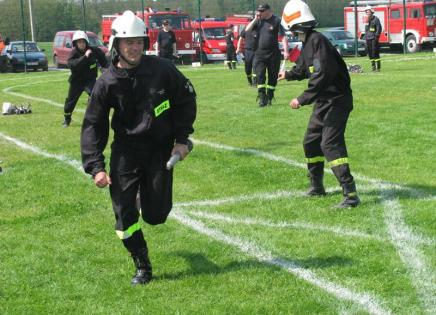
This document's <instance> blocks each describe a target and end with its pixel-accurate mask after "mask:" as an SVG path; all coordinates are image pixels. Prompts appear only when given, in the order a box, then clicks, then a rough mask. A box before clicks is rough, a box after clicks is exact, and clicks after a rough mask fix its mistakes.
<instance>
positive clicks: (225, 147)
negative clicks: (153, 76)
mask: <svg viewBox="0 0 436 315" xmlns="http://www.w3.org/2000/svg"><path fill="white" fill-rule="evenodd" d="M192 140H193V141H194V143H195V144H200V145H205V146H208V147H211V148H214V149H218V150H223V151H236V152H241V153H248V154H251V155H254V156H257V157H261V158H264V159H267V160H271V161H276V162H281V163H285V164H288V165H291V166H294V167H299V168H304V169H306V168H307V164H306V163H301V162H297V161H294V160H291V159H287V158H284V157H282V156H278V155H274V154H271V153H268V152H264V151H260V150H256V149H244V148H238V147H233V146H229V145H223V144H219V143H213V142H209V141H203V140H199V139H192ZM324 171H325V172H326V173H329V174H333V172H332V171H331V169H327V168H326V169H325V170H324ZM353 176H354V178H356V179H358V180H362V181H365V182H368V183H371V184H374V185H377V186H378V187H381V188H383V189H384V188H389V189H398V190H406V189H407V188H405V187H403V186H401V185H396V184H392V183H387V182H385V181H382V180H380V179H373V178H368V177H366V176H363V175H359V174H356V173H354V172H353Z"/></svg>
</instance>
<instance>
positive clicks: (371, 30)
mask: <svg viewBox="0 0 436 315" xmlns="http://www.w3.org/2000/svg"><path fill="white" fill-rule="evenodd" d="M381 31H382V26H381V23H380V20H379V19H378V17H376V16H375V15H372V16H371V17H370V18H369V20H368V24H366V25H365V38H366V39H368V40H370V39H378V38H379V37H380V34H381Z"/></svg>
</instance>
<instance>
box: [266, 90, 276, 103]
mask: <svg viewBox="0 0 436 315" xmlns="http://www.w3.org/2000/svg"><path fill="white" fill-rule="evenodd" d="M266 95H267V96H268V105H271V104H272V100H273V98H274V90H273V89H268V90H267V92H266Z"/></svg>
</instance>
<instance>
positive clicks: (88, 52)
mask: <svg viewBox="0 0 436 315" xmlns="http://www.w3.org/2000/svg"><path fill="white" fill-rule="evenodd" d="M91 54H92V50H91V49H88V50H87V51H86V52H85V56H86V57H89V56H90V55H91Z"/></svg>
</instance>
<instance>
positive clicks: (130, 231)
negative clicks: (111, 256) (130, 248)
mask: <svg viewBox="0 0 436 315" xmlns="http://www.w3.org/2000/svg"><path fill="white" fill-rule="evenodd" d="M140 229H141V225H139V223H138V222H136V223H135V224H133V225H131V226H129V228H128V229H127V230H125V231H119V230H116V231H115V233H117V235H118V237H119V238H120V239H122V240H125V239H126V238H129V237H131V236H132V235H133V233H135V232H136V231H139V230H140Z"/></svg>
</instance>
